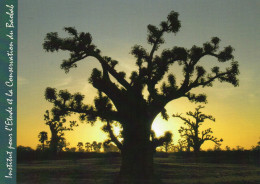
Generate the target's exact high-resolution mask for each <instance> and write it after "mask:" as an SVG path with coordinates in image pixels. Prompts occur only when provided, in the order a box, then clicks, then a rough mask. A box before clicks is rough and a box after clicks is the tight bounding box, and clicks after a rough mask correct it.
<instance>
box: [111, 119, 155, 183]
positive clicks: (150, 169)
mask: <svg viewBox="0 0 260 184" xmlns="http://www.w3.org/2000/svg"><path fill="white" fill-rule="evenodd" d="M132 125H133V124H132ZM142 125H143V124H139V123H138V127H136V128H133V127H134V126H131V129H124V132H123V134H124V135H123V136H124V143H123V146H122V149H121V154H122V163H121V168H120V173H119V176H118V177H117V178H116V180H115V184H159V183H160V181H159V180H158V179H156V177H155V175H154V165H153V156H154V149H153V146H152V144H151V141H150V131H151V128H150V125H149V124H147V125H146V126H143V127H142Z"/></svg>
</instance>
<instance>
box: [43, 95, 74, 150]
mask: <svg viewBox="0 0 260 184" xmlns="http://www.w3.org/2000/svg"><path fill="white" fill-rule="evenodd" d="M59 96H61V97H62V98H65V99H66V98H69V94H68V93H66V91H60V93H59ZM44 120H45V124H46V125H48V126H49V128H50V131H51V140H50V150H51V151H52V153H53V155H56V154H57V152H58V151H59V150H62V148H63V147H66V142H65V138H64V137H63V136H64V131H71V130H73V127H74V126H78V125H77V123H76V121H70V123H69V127H66V126H65V123H66V119H65V118H63V117H62V116H61V115H60V114H59V111H58V110H57V109H55V108H53V109H52V116H51V115H50V112H49V111H48V110H47V111H46V112H45V114H44Z"/></svg>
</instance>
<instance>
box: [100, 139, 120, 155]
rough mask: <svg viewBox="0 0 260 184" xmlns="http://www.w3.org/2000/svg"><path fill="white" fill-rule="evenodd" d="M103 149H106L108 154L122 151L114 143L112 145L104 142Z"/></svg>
mask: <svg viewBox="0 0 260 184" xmlns="http://www.w3.org/2000/svg"><path fill="white" fill-rule="evenodd" d="M103 149H104V152H105V153H108V152H120V149H118V147H117V146H116V145H115V144H114V143H112V142H110V141H105V142H103Z"/></svg>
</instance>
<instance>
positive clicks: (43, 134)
mask: <svg viewBox="0 0 260 184" xmlns="http://www.w3.org/2000/svg"><path fill="white" fill-rule="evenodd" d="M38 138H39V141H40V143H42V150H43V151H44V143H45V141H47V140H48V134H47V132H45V131H41V132H40V133H39V135H38Z"/></svg>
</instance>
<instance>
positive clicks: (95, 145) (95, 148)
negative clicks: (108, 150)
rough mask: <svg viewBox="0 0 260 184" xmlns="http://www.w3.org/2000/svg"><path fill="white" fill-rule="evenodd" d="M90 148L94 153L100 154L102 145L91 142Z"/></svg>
mask: <svg viewBox="0 0 260 184" xmlns="http://www.w3.org/2000/svg"><path fill="white" fill-rule="evenodd" d="M91 147H92V150H93V151H94V152H100V149H101V147H102V143H97V141H93V143H92V144H91Z"/></svg>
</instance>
